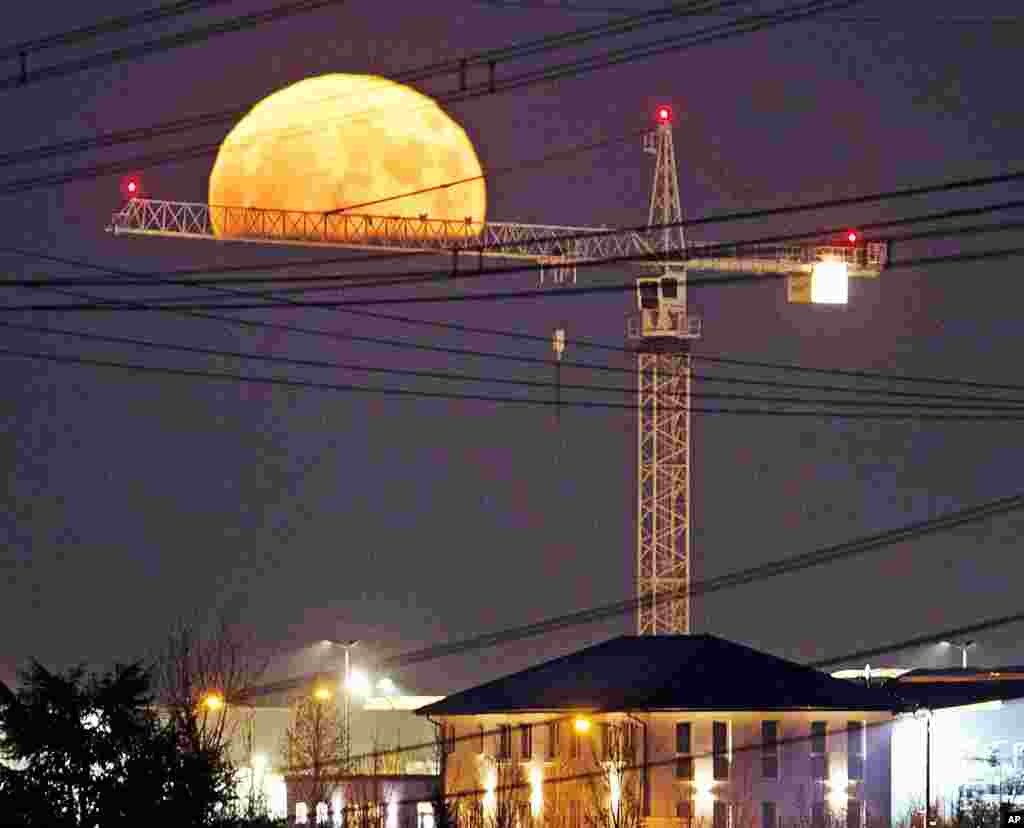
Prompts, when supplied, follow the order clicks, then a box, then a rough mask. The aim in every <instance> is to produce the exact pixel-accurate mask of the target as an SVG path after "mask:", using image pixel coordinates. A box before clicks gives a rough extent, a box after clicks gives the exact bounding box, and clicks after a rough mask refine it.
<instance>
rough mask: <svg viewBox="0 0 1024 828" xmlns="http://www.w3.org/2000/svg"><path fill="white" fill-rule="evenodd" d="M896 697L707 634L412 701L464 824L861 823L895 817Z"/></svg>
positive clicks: (611, 651)
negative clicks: (436, 734) (431, 730)
mask: <svg viewBox="0 0 1024 828" xmlns="http://www.w3.org/2000/svg"><path fill="white" fill-rule="evenodd" d="M902 705H903V702H902V701H901V700H900V699H899V698H898V697H897V696H896V695H895V694H894V693H892V692H891V691H890V690H889V689H888V688H886V687H878V686H876V687H869V686H865V685H861V684H859V683H856V682H850V681H847V680H843V679H838V678H833V677H832V676H830V675H828V674H826V673H823V672H820V671H818V670H815V669H812V668H809V667H804V666H801V665H798V664H795V663H793V662H790V661H787V660H785V659H781V658H777V657H775V656H772V655H769V654H767V653H763V652H759V651H757V650H754V649H751V648H749V647H746V646H743V645H742V644H737V643H734V642H731V641H726V640H724V639H722V638H718V637H716V636H713V635H666V636H622V637H619V638H615V639H612V640H610V641H606V642H603V643H601V644H598V645H596V646H593V647H588V648H586V649H584V650H580V651H577V652H574V653H571V654H569V655H567V656H564V657H562V658H558V659H555V660H553V661H548V662H545V663H542V664H539V665H537V666H535V667H532V668H529V669H527V670H523V671H521V672H519V673H515V674H512V675H509V676H506V677H504V678H501V679H498V680H496V681H492V682H488V683H486V684H482V685H479V686H477V687H472V688H470V689H468V690H465V691H463V692H460V693H456V694H453V695H451V696H448V697H446V698H445V699H443V700H441V701H439V702H436V703H434V704H430V705H427V706H426V707H424V708H421V709H420V710H419V711H418V712H419V713H421V714H422V715H424V716H426V717H428V718H429V719H430V720H431V721H433V722H434V723H435V724H436V725H437V726H438V727H439V728H440V729H441V732H442V733H443V736H444V742H445V751H444V754H445V761H444V768H443V774H444V780H445V791H446V795H447V796H448V797H449V798H452V799H454V800H455V801H457V802H459V803H460V806H461V807H460V810H461V811H462V813H463V814H464V815H465V816H466V817H468V822H469V824H470V825H473V824H474V823H475V824H477V825H483V824H488V825H494V824H495V823H497V824H498V825H499V826H503V828H505V826H507V828H513V826H518V828H524V826H526V825H528V824H530V823H531V822H535V821H537V820H543V822H544V824H545V825H552V824H559V825H562V826H565V828H582V826H583V825H584V824H586V822H587V821H588V819H587V817H588V816H589V817H591V818H594V817H596V818H597V819H598V824H604V825H607V826H612V827H613V828H627V826H640V825H642V826H644V828H657V826H662V825H663V826H665V828H668V826H686V825H693V826H696V825H699V824H706V825H708V826H711V827H712V828H743V826H759V828H779V826H788V825H791V824H797V822H798V821H799V823H800V824H806V823H807V822H809V823H810V824H812V825H813V824H818V825H825V824H826V823H832V824H834V821H835V820H836V819H839V820H841V821H842V822H843V823H845V824H846V825H848V826H850V828H865V826H867V825H869V824H870V825H875V824H880V825H889V824H890V819H891V791H890V733H891V727H890V725H891V723H892V721H893V719H894V717H895V713H896V711H897V710H899V709H901V706H902ZM631 814H632V816H630V815H631ZM634 817H635V818H634Z"/></svg>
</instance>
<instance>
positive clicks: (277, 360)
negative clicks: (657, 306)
mask: <svg viewBox="0 0 1024 828" xmlns="http://www.w3.org/2000/svg"><path fill="white" fill-rule="evenodd" d="M0 327H3V328H8V329H13V330H22V331H29V332H32V333H43V334H55V335H61V336H73V337H76V338H79V339H88V340H91V341H94V342H109V343H114V344H120V345H130V346H131V347H133V348H149V349H155V350H164V351H177V352H183V353H192V354H201V355H203V356H216V357H230V358H232V359H243V360H256V361H259V362H270V363H273V364H281V365H292V366H297V367H303V368H325V369H331V370H341V371H362V372H364V373H372V374H392V375H396V376H408V377H421V378H428V379H438V380H443V381H448V382H475V383H493V384H496V385H512V386H518V387H522V388H544V389H556V388H562V389H567V390H574V391H589V392H596V393H599V394H624V395H630V396H632V395H634V394H636V389H635V388H631V387H624V386H602V385H591V384H577V383H565V382H561V383H554V382H544V381H539V380H526V379H513V378H511V377H500V376H495V375H493V374H491V375H480V374H458V373H452V372H449V371H428V370H422V369H412V368H391V367H384V366H379V365H369V364H367V363H363V362H361V363H343V362H334V361H330V360H316V359H296V358H292V357H282V356H273V355H269V354H259V353H254V352H251V351H229V350H224V349H221V348H204V347H200V346H196V345H182V344H178V343H173V342H160V341H153V340H149V339H139V338H136V337H124V336H113V335H110V334H95V333H90V332H87V331H76V330H71V329H67V328H52V327H47V326H44V325H19V324H17V323H11V322H3V321H0ZM757 384H758V385H774V383H772V382H771V381H770V380H762V381H758V382H757ZM807 388H808V389H809V390H826V391H829V392H835V391H836V389H832V388H827V387H826V388H824V389H823V388H821V387H817V388H816V387H815V386H807ZM843 390H845V391H847V392H853V393H862V392H860V391H859V390H858V389H843ZM868 393H870V394H875V395H878V394H884V395H888V394H887V392H885V391H874V390H869V391H868ZM656 396H658V397H666V398H672V397H674V396H676V395H674V394H670V393H667V392H666V393H664V394H661V393H659V394H658V395H656ZM913 396H921V395H913ZM950 396H953V395H950ZM689 397H690V398H691V399H704V400H729V401H741V402H754V403H782V404H787V405H826V406H828V405H848V404H852V405H863V406H866V407H871V408H877V407H880V408H883V409H884V408H897V409H898V408H938V409H940V410H943V411H955V410H964V411H1019V412H1021V413H1022V414H1024V400H1020V401H1018V402H1017V403H1014V402H1013V401H1007V400H998V399H991V398H988V399H986V398H983V397H977V398H970V397H955V396H954V397H953V399H954V400H955V402H948V401H936V402H929V401H921V400H916V401H913V402H909V401H897V402H893V401H890V400H865V399H846V398H843V399H829V398H817V399H807V398H803V397H779V396H765V395H757V394H730V393H720V392H715V393H709V392H706V391H692V392H690V394H689Z"/></svg>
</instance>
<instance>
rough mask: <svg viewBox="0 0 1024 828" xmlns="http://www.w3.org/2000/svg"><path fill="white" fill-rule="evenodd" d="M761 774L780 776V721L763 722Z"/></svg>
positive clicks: (769, 776) (766, 777)
mask: <svg viewBox="0 0 1024 828" xmlns="http://www.w3.org/2000/svg"><path fill="white" fill-rule="evenodd" d="M761 776H763V777H764V778H765V779H778V778H779V723H778V722H771V721H768V722H761ZM772 807H774V805H773V806H772Z"/></svg>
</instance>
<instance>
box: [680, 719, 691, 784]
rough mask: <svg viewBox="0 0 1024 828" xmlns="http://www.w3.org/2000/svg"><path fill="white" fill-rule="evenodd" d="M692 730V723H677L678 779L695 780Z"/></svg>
mask: <svg viewBox="0 0 1024 828" xmlns="http://www.w3.org/2000/svg"><path fill="white" fill-rule="evenodd" d="M692 729H693V725H692V724H691V723H690V722H676V779H693V757H692V756H691V755H690V753H691V752H692V751H691V748H692V739H691V737H692V735H693V733H692Z"/></svg>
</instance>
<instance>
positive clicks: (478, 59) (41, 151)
mask: <svg viewBox="0 0 1024 828" xmlns="http://www.w3.org/2000/svg"><path fill="white" fill-rule="evenodd" d="M736 2H737V0H716V2H711V0H691V2H688V3H686V4H685V5H683V4H680V5H677V6H675V7H674V8H671V9H655V10H652V11H647V12H642V13H639V14H636V15H633V16H632V17H630V18H628V19H626V20H621V21H614V22H611V23H604V24H600V25H596V26H589V27H585V28H582V29H573V30H570V31H568V32H563V33H562V34H559V35H549V36H547V37H543V38H540V39H537V40H533V41H527V42H526V43H522V44H518V45H514V46H510V47H501V48H497V49H490V50H487V51H484V52H481V53H478V54H474V55H470V56H469V57H467V58H463V59H457V60H451V59H449V60H444V61H437V62H435V63H432V64H428V65H425V66H421V67H418V68H416V69H411V70H408V71H405V72H401V73H398V74H396V75H394V76H393V77H392V78H391V79H390V80H392V81H394V82H395V83H403V84H410V83H419V82H423V81H426V80H432V79H436V78H439V77H445V76H448V75H455V76H456V78H457V79H458V80H459V82H460V84H461V81H462V78H463V77H464V76H465V74H466V73H467V72H468V71H469V70H471V69H477V68H481V67H483V68H488V69H489V65H490V63H491V62H492V61H494V62H495V63H498V62H505V61H510V60H515V59H519V58H521V57H529V56H532V55H535V54H540V53H543V52H544V51H545V50H548V51H554V50H558V49H561V48H565V47H567V46H574V45H579V44H580V43H583V42H587V41H589V40H595V39H597V40H599V39H601V38H604V37H608V36H610V35H618V34H622V33H625V32H630V31H634V30H636V29H639V28H645V27H647V26H651V25H657V24H660V23H663V22H664V21H665V20H667V19H672V18H680V19H683V18H686V17H689V16H692V15H693V14H704V13H706V11H707V10H708V9H712V8H716V7H721V6H724V5H735V4H736ZM461 85H463V86H464V84H461ZM339 97H351V96H338V95H332V96H328V97H327V98H324V99H323V100H325V101H327V100H334V99H337V98H339ZM251 108H252V105H249V106H245V107H230V108H227V109H222V110H217V111H214V112H207V113H204V114H202V115H196V116H191V117H188V118H179V119H175V120H173V121H164V122H161V123H159V124H153V125H151V126H148V127H136V128H134V129H128V130H121V131H118V132H111V133H107V134H106V135H101V136H97V137H95V138H85V139H78V140H73V141H64V142H60V143H57V144H50V145H47V146H44V147H38V148H36V149H30V150H21V151H18V152H15V153H8V154H5V155H0V166H8V165H10V164H19V163H25V162H27V161H34V160H41V159H43V158H52V157H55V156H57V155H65V154H74V153H81V152H86V151H88V150H92V149H99V148H103V147H111V146H117V145H119V144H123V143H137V142H139V141H146V140H150V139H152V138H155V137H160V136H166V135H175V134H178V133H180V132H186V131H191V130H194V129H202V128H205V127H209V126H217V125H220V124H224V123H230V122H231V121H234V120H235V119H237V118H239V117H241V116H243V115H245V114H246V113H247V112H249V110H250V109H251ZM374 111H377V110H375V109H368V110H363V112H362V113H360V114H366V113H369V112H374ZM202 146H203V147H209V146H211V145H202ZM212 146H214V152H216V148H217V147H219V143H218V144H216V145H212ZM189 149H190V150H195V149H197V148H196V147H192V148H189ZM203 151H206V150H205V149H204V150H203Z"/></svg>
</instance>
